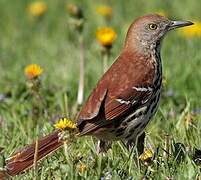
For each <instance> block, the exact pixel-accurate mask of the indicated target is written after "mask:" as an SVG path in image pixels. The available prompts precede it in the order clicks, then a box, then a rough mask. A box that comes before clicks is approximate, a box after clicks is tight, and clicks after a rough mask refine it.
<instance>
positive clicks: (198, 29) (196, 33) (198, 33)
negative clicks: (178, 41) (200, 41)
mask: <svg viewBox="0 0 201 180" xmlns="http://www.w3.org/2000/svg"><path fill="white" fill-rule="evenodd" d="M193 23H194V25H192V26H188V27H184V28H182V29H181V30H180V31H181V32H182V35H183V36H185V37H187V38H190V37H201V22H200V21H193Z"/></svg>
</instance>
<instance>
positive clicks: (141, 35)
mask: <svg viewBox="0 0 201 180" xmlns="http://www.w3.org/2000/svg"><path fill="white" fill-rule="evenodd" d="M192 24H193V23H192V22H190V21H171V20H169V19H168V18H166V17H163V16H160V15H158V14H149V15H145V16H142V17H140V18H138V19H137V20H135V21H134V22H133V23H132V24H131V26H130V28H129V30H128V33H127V37H126V42H125V47H128V46H131V47H135V48H136V47H137V48H139V49H138V50H147V49H150V48H151V47H153V46H154V45H155V44H156V43H159V44H160V42H161V40H162V39H163V37H164V35H165V34H166V33H167V32H168V31H170V30H172V29H175V28H180V27H184V26H190V25H192Z"/></svg>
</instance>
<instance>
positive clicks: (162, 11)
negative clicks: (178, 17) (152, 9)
mask: <svg viewBox="0 0 201 180" xmlns="http://www.w3.org/2000/svg"><path fill="white" fill-rule="evenodd" d="M156 13H157V14H159V15H161V16H166V17H167V13H166V12H165V11H164V10H160V11H158V12H156Z"/></svg>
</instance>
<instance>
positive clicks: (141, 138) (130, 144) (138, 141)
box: [126, 132, 145, 155]
mask: <svg viewBox="0 0 201 180" xmlns="http://www.w3.org/2000/svg"><path fill="white" fill-rule="evenodd" d="M144 140H145V132H143V133H142V134H140V135H139V136H138V137H137V139H134V140H133V139H132V140H128V141H127V143H126V147H127V149H128V150H129V151H130V150H131V149H132V148H133V146H135V145H136V148H137V152H138V155H141V154H142V153H143V151H144Z"/></svg>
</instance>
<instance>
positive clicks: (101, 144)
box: [96, 140, 111, 154]
mask: <svg viewBox="0 0 201 180" xmlns="http://www.w3.org/2000/svg"><path fill="white" fill-rule="evenodd" d="M110 148H111V142H108V141H102V140H98V144H97V147H96V152H97V154H100V153H106V152H107V151H108V150H109V149H110Z"/></svg>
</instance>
